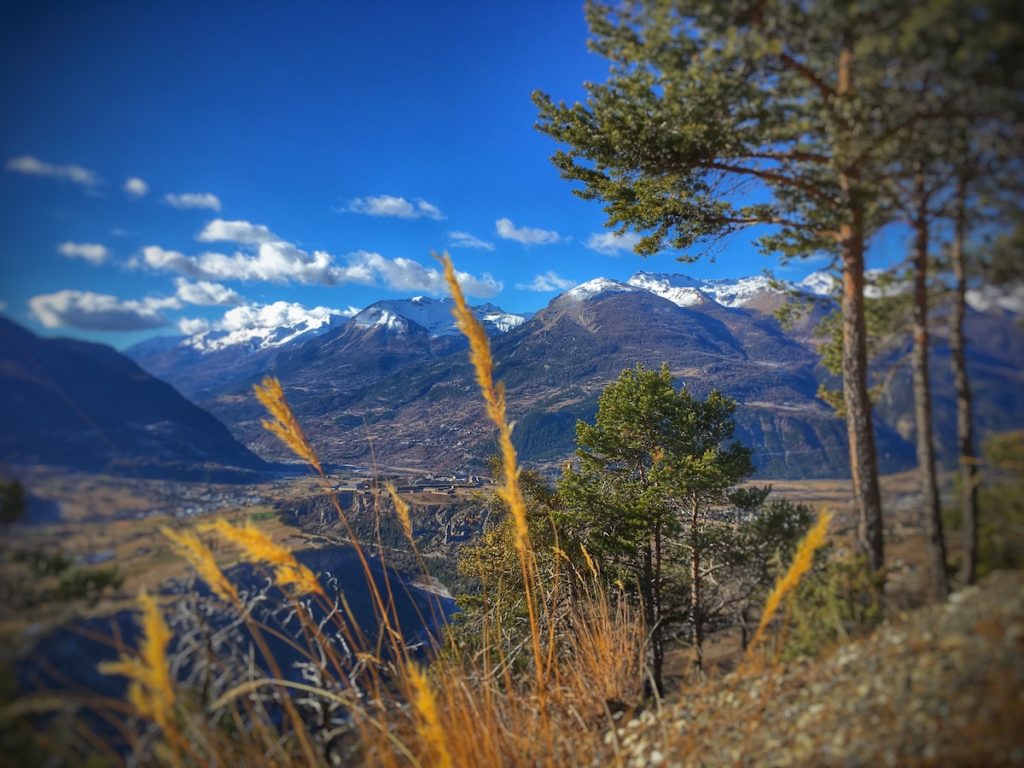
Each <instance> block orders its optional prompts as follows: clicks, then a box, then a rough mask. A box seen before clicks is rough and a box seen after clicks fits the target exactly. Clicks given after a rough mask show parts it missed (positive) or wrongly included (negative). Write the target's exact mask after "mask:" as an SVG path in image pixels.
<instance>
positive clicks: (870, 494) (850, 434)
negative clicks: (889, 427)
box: [836, 46, 885, 573]
mask: <svg viewBox="0 0 1024 768" xmlns="http://www.w3.org/2000/svg"><path fill="white" fill-rule="evenodd" d="M837 74H838V79H837V85H836V94H837V96H839V97H840V98H842V97H846V96H849V95H851V94H852V93H853V51H852V48H851V47H850V46H845V47H844V48H843V50H842V52H841V53H840V56H839V67H838V73H837ZM856 174H857V171H856V168H853V167H848V168H843V169H842V171H841V172H840V174H839V185H840V187H841V188H842V190H843V194H844V197H845V199H846V201H847V206H848V209H847V220H846V221H845V222H844V223H843V225H842V226H841V227H840V231H839V244H840V251H841V257H842V265H843V295H842V304H841V309H842V314H843V359H842V373H843V406H844V409H845V411H846V435H847V440H848V443H849V451H850V477H851V479H852V480H853V496H854V501H855V503H856V505H857V545H858V549H859V550H860V552H861V553H862V554H863V555H865V556H866V557H867V560H868V565H869V566H870V568H871V570H872V571H873V572H875V573H881V571H882V569H883V568H884V566H885V550H884V545H883V542H882V496H881V493H880V491H879V488H878V459H877V457H876V455H875V430H874V425H873V424H872V422H871V399H870V397H869V395H868V351H867V325H866V322H865V319H864V204H863V202H862V201H861V200H860V199H859V191H858V190H857V188H856V181H857V179H856Z"/></svg>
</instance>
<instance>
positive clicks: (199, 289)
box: [174, 277, 245, 307]
mask: <svg viewBox="0 0 1024 768" xmlns="http://www.w3.org/2000/svg"><path fill="white" fill-rule="evenodd" d="M174 285H175V287H176V288H177V291H176V293H175V297H176V298H178V299H180V300H181V301H183V302H185V303H186V304H196V305H198V306H203V307H230V306H235V305H236V304H243V303H245V299H244V298H242V295H241V294H240V293H238V292H237V291H234V290H232V289H231V288H228V287H227V286H224V285H221V284H220V283H211V282H209V281H207V280H199V281H197V282H195V283H190V282H189V281H188V280H186V279H185V278H183V277H178V278H175V280H174Z"/></svg>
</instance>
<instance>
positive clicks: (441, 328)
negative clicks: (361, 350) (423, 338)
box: [356, 296, 526, 336]
mask: <svg viewBox="0 0 1024 768" xmlns="http://www.w3.org/2000/svg"><path fill="white" fill-rule="evenodd" d="M452 306H453V302H452V300H451V299H449V298H444V299H432V298H430V297H428V296H414V297H412V298H411V299H385V300H383V301H378V302H377V303H376V304H372V305H370V306H369V307H367V308H366V309H364V310H363V311H362V312H361V313H360V314H359V316H358V317H357V318H356V322H357V323H358V324H360V325H387V326H388V327H389V328H397V327H398V326H397V323H398V322H399V320H398V318H401V319H403V320H405V321H409V322H412V323H415V324H416V325H419V326H422V327H423V328H426V330H427V333H429V334H430V335H431V336H448V335H452V334H457V333H460V331H459V329H458V326H457V325H456V324H455V317H454V316H453V315H452ZM472 309H473V311H474V313H475V314H476V316H477V318H479V320H480V322H482V323H483V324H484V325H485V326H489V327H491V328H493V329H494V330H496V331H499V332H501V333H505V332H506V331H509V330H511V329H512V328H515V327H516V326H517V325H521V324H522V323H524V322H525V321H526V318H525V317H524V316H522V315H514V314H511V313H509V312H505V311H504V310H503V309H501V307H497V306H495V305H494V304H481V305H480V306H477V307H472ZM371 310H373V311H374V312H373V314H372V319H370V315H367V313H369V312H370V311H371ZM382 312H383V313H387V314H388V317H387V318H385V317H384V316H383V315H382V314H380V313H382ZM364 315H366V317H363V316H364ZM360 318H362V320H360Z"/></svg>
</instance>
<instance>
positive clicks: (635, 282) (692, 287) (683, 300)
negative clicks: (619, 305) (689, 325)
mask: <svg viewBox="0 0 1024 768" xmlns="http://www.w3.org/2000/svg"><path fill="white" fill-rule="evenodd" d="M629 284H630V285H632V286H635V287H637V288H641V289H643V290H645V291H650V292H651V293H653V294H656V295H658V296H661V297H662V298H663V299H668V300H669V301H671V302H672V303H673V304H676V305H677V306H680V307H694V306H698V305H700V304H703V303H704V302H706V301H707V300H708V297H707V296H706V295H705V294H704V293H703V292H702V291H701V288H702V287H703V286H704V283H702V282H701V281H699V280H694V279H693V278H692V277H687V276H686V275H666V274H654V273H651V272H637V273H636V274H635V275H633V276H632V277H631V278H629Z"/></svg>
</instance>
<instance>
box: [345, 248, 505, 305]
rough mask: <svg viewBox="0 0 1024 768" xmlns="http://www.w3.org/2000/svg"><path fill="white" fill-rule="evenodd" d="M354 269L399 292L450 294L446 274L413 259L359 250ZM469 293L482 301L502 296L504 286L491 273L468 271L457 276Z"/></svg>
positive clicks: (352, 259)
mask: <svg viewBox="0 0 1024 768" xmlns="http://www.w3.org/2000/svg"><path fill="white" fill-rule="evenodd" d="M349 260H350V263H349V267H350V269H356V270H360V269H361V270H365V271H366V272H367V273H368V274H370V275H375V276H376V277H378V278H379V279H380V280H382V281H383V283H384V284H385V285H386V286H387V287H388V288H391V289H392V290H395V291H417V292H420V293H429V294H432V295H434V296H444V295H447V293H448V286H447V284H446V283H445V281H444V275H443V274H442V273H441V272H440V271H439V270H436V269H433V268H430V267H425V266H423V265H422V264H420V263H419V262H418V261H413V260H412V259H403V258H401V257H399V258H397V259H388V258H385V257H384V256H381V255H380V254H379V253H371V252H369V251H358V252H356V253H354V254H350V255H349ZM455 276H456V278H457V279H458V281H459V285H460V286H462V290H463V291H465V292H466V293H468V294H470V295H472V296H477V297H480V298H489V297H491V296H494V295H495V294H498V293H501V289H502V287H503V286H502V284H501V282H500V281H498V280H495V279H494V278H493V277H492V276H491V275H490V273H487V272H485V273H484V274H482V275H479V276H475V275H471V274H469V273H468V272H458V271H456V273H455Z"/></svg>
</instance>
